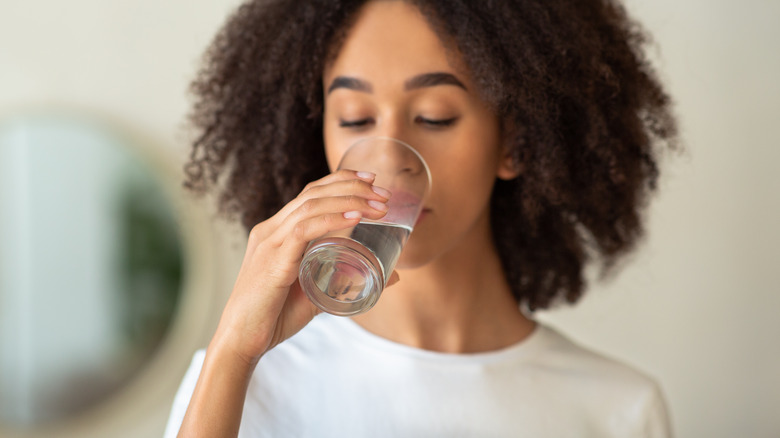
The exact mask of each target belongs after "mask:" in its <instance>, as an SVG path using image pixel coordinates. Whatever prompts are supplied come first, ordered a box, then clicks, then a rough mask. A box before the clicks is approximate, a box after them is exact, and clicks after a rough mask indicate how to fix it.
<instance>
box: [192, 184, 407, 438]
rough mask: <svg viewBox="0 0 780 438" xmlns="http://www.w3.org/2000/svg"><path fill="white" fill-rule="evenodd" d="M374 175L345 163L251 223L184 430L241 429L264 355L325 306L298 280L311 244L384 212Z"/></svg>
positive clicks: (220, 432) (227, 432) (228, 432)
mask: <svg viewBox="0 0 780 438" xmlns="http://www.w3.org/2000/svg"><path fill="white" fill-rule="evenodd" d="M373 182H374V175H373V174H369V173H362V172H355V171H351V170H340V171H338V172H336V173H334V174H331V175H328V176H326V177H324V178H322V179H320V180H318V181H315V182H312V183H310V184H309V185H307V186H306V187H305V188H304V190H303V191H302V192H301V194H300V195H298V197H297V198H295V199H294V200H292V201H291V202H290V203H288V204H287V205H286V206H285V207H284V208H282V209H281V210H280V211H279V212H278V213H277V214H276V215H274V216H273V217H271V218H270V219H268V220H266V221H264V222H262V223H260V224H258V225H256V226H255V227H254V228H253V229H252V231H251V232H250V233H249V240H248V243H247V248H246V253H245V255H244V260H243V262H242V264H241V270H240V271H239V274H238V278H237V279H236V283H235V285H234V286H233V292H232V293H231V295H230V299H228V302H227V305H226V306H225V310H224V311H223V313H222V318H221V319H220V322H219V326H218V327H217V331H216V333H215V334H214V337H213V338H212V340H211V343H210V344H209V347H208V350H207V352H206V359H205V361H204V363H203V368H202V369H201V373H200V376H199V377H198V383H197V384H196V386H195V391H194V393H193V395H192V398H191V400H190V404H189V407H188V408H187V413H186V414H185V417H184V421H183V422H182V426H181V429H180V430H179V436H214V437H226V436H235V435H236V434H237V433H238V426H239V424H240V422H241V412H242V409H243V404H244V398H245V397H246V389H247V385H248V382H249V378H250V376H251V374H252V371H253V370H254V367H255V365H256V364H257V362H258V361H259V360H260V357H262V355H263V354H265V353H266V352H267V351H268V350H270V349H271V348H273V347H274V346H276V345H278V344H279V343H280V342H282V341H284V340H285V339H287V338H289V337H290V336H292V335H293V334H295V333H296V332H298V330H300V329H301V328H303V326H305V325H306V324H307V323H308V322H309V321H311V319H312V318H313V317H314V316H315V315H316V314H317V313H318V312H319V310H318V309H317V307H315V306H314V305H313V304H312V303H311V302H310V301H309V300H308V298H306V295H305V294H304V292H303V290H302V289H301V286H300V284H299V283H298V268H299V266H300V263H301V260H302V258H303V253H304V251H305V250H306V247H307V246H308V244H309V242H310V241H312V240H314V239H316V238H318V237H321V236H323V235H324V234H326V233H328V232H331V231H336V230H341V229H346V228H349V227H353V226H355V225H357V224H358V222H360V219H361V218H367V219H379V218H381V217H383V216H384V215H385V213H386V211H387V205H386V202H387V200H388V197H389V196H390V193H389V192H387V191H386V190H384V189H382V188H379V187H375V186H373V185H372V183H373ZM393 280H397V275H393V276H391V282H392V281H393Z"/></svg>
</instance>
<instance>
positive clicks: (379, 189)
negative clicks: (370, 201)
mask: <svg viewBox="0 0 780 438" xmlns="http://www.w3.org/2000/svg"><path fill="white" fill-rule="evenodd" d="M371 190H373V191H374V193H376V194H377V195H379V196H381V197H383V198H389V197H390V196H391V195H392V193H390V191H389V190H385V189H383V188H382V187H377V186H371Z"/></svg>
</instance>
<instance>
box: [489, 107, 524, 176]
mask: <svg viewBox="0 0 780 438" xmlns="http://www.w3.org/2000/svg"><path fill="white" fill-rule="evenodd" d="M521 133H522V132H521V129H520V128H519V125H518V124H517V123H514V122H513V121H512V120H511V119H504V120H502V121H501V134H502V135H501V137H502V145H501V157H500V158H499V160H498V168H497V169H496V177H497V178H499V179H502V180H504V181H510V180H513V179H515V178H517V177H518V176H520V175H521V174H522V173H523V170H524V166H523V163H522V162H521V161H520V160H518V161H515V160H514V159H513V158H512V155H513V154H512V146H513V144H512V139H515V138H518V136H519V135H520V134H521Z"/></svg>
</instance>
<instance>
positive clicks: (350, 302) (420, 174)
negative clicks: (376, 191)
mask: <svg viewBox="0 0 780 438" xmlns="http://www.w3.org/2000/svg"><path fill="white" fill-rule="evenodd" d="M338 168H339V169H350V170H357V171H365V172H372V173H374V174H376V179H375V181H374V185H376V186H379V187H382V188H385V189H387V190H389V191H390V192H391V193H392V196H391V197H390V200H389V201H388V202H387V206H388V211H387V214H386V215H385V216H384V217H383V218H382V219H380V220H368V219H363V220H361V221H360V223H359V224H358V225H356V226H354V227H352V228H349V229H346V230H340V231H336V232H333V233H328V234H326V235H325V236H323V237H322V238H320V239H317V240H314V241H313V242H311V243H310V244H309V247H308V248H307V250H306V253H305V254H304V257H303V261H302V262H301V267H300V272H299V279H300V282H301V286H302V287H303V290H304V291H305V292H306V295H307V296H308V297H309V299H310V300H311V301H312V302H313V303H314V304H315V305H316V306H317V307H319V308H320V309H322V310H323V311H325V312H328V313H332V314H334V315H340V316H351V315H357V314H359V313H363V312H366V311H367V310H369V309H370V308H371V307H373V306H374V304H376V302H377V300H379V296H380V295H381V294H382V290H383V289H384V287H385V285H386V284H387V280H388V277H389V276H390V274H391V273H392V272H393V269H394V268H395V264H396V262H397V261H398V258H399V257H400V255H401V250H402V249H403V247H404V245H405V244H406V241H407V239H408V238H409V235H410V234H411V233H412V229H413V227H414V224H415V222H417V218H418V217H419V215H420V212H421V211H422V208H423V205H424V201H425V199H426V197H427V196H428V192H429V191H430V187H431V174H430V171H429V170H428V165H427V164H426V163H425V161H424V160H423V158H422V157H421V156H420V154H419V153H418V152H417V151H416V150H414V148H412V147H411V146H409V145H408V144H406V143H404V142H402V141H400V140H396V139H393V138H389V137H370V138H366V139H362V140H360V141H358V142H357V143H355V144H354V145H352V146H350V147H349V149H347V152H346V153H345V154H344V156H343V157H342V159H341V162H340V163H339V166H338Z"/></svg>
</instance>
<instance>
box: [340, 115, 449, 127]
mask: <svg viewBox="0 0 780 438" xmlns="http://www.w3.org/2000/svg"><path fill="white" fill-rule="evenodd" d="M457 120H458V118H457V117H452V118H450V119H443V120H431V119H426V118H423V117H420V116H417V117H415V119H414V121H415V122H418V123H422V124H425V125H428V126H430V127H434V128H444V127H447V126H451V125H453V124H454V123H455V122H456V121H457ZM372 121H373V120H372V119H360V120H340V121H339V126H340V127H342V128H362V127H364V126H365V125H367V124H368V123H370V122H372Z"/></svg>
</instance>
